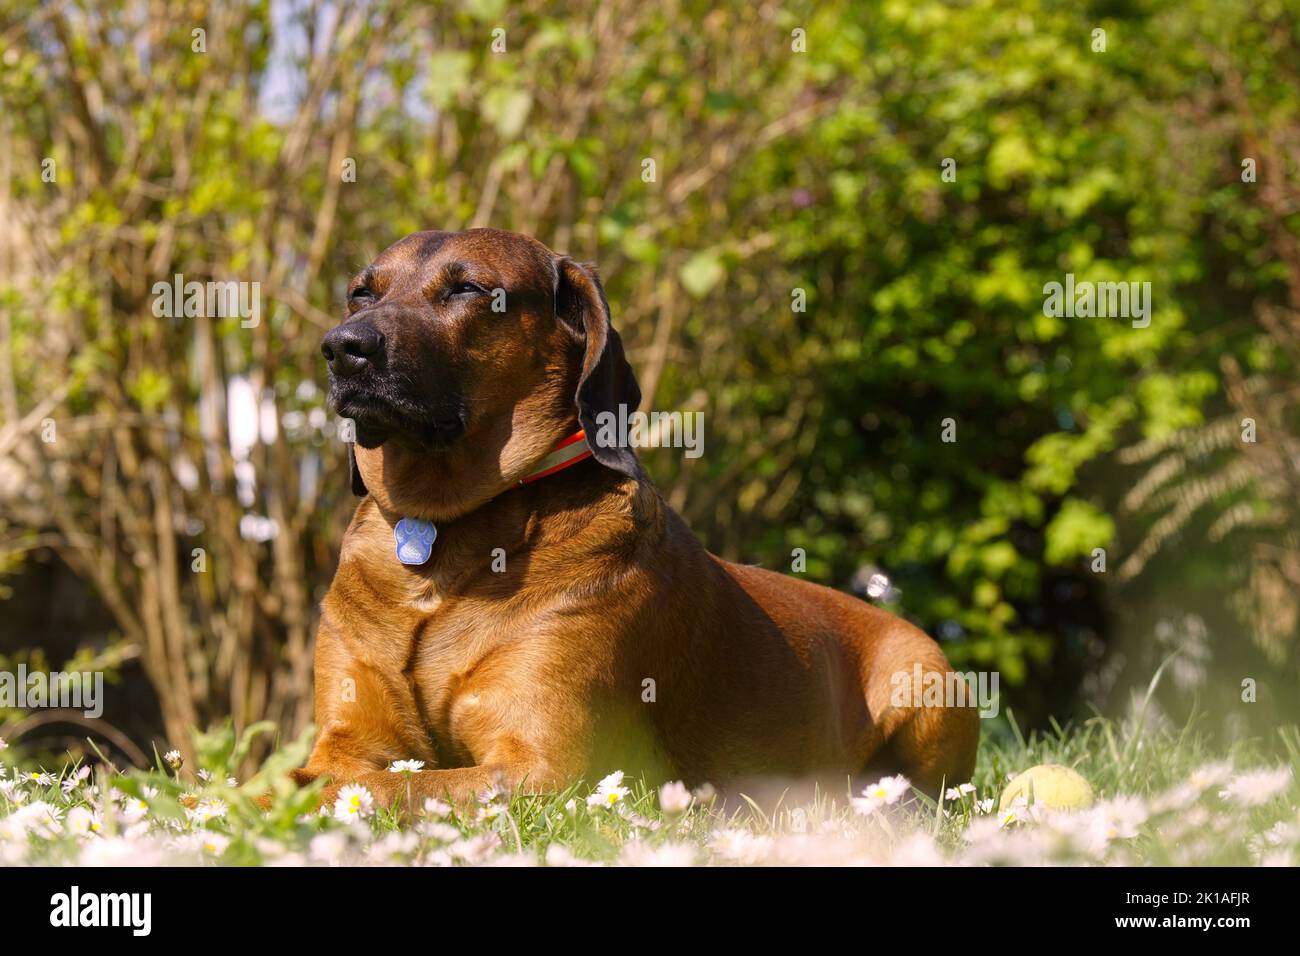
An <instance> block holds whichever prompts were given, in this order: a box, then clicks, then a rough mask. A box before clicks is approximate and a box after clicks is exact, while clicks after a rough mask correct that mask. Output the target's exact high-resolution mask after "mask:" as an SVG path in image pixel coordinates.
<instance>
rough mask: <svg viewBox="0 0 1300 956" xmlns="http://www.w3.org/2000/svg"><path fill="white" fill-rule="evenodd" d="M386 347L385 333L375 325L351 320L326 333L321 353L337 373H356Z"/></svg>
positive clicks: (321, 345) (346, 374) (344, 374)
mask: <svg viewBox="0 0 1300 956" xmlns="http://www.w3.org/2000/svg"><path fill="white" fill-rule="evenodd" d="M383 347H384V335H383V333H382V332H380V331H379V330H378V329H377V328H375V327H374V326H373V325H366V324H365V323H364V322H349V323H348V324H346V325H340V326H338V327H337V328H334V329H330V331H329V332H327V333H325V339H324V341H322V342H321V344H320V350H321V354H323V355H324V356H325V361H327V362H329V365H330V371H331V372H333V373H334V374H335V375H342V376H344V377H346V376H348V375H356V374H357V372H360V371H361V370H362V369H363V368H365V367H366V365H367V363H368V362H369V361H370V359H371V357H372V356H374V355H375V354H377V353H378V352H379V350H380V349H382V348H383Z"/></svg>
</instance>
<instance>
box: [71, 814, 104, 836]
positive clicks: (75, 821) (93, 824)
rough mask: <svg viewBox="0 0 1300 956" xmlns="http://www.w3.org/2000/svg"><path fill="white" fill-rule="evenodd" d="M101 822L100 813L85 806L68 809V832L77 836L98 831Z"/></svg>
mask: <svg viewBox="0 0 1300 956" xmlns="http://www.w3.org/2000/svg"><path fill="white" fill-rule="evenodd" d="M101 823H102V821H101V820H100V818H99V814H98V813H95V812H94V811H92V810H88V809H86V808H85V807H73V808H72V809H71V810H69V811H68V832H69V833H73V834H75V835H77V836H86V835H88V834H91V833H98V832H99V830H100V826H101Z"/></svg>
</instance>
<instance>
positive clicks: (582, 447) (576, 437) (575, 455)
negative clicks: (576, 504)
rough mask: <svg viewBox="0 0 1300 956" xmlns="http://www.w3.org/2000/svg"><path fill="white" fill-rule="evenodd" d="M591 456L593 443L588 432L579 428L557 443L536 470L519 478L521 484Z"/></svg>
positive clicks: (561, 469) (543, 476) (551, 473)
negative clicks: (589, 442)
mask: <svg viewBox="0 0 1300 956" xmlns="http://www.w3.org/2000/svg"><path fill="white" fill-rule="evenodd" d="M590 457H591V445H589V444H588V443H587V433H586V432H585V431H583V430H582V429H579V430H578V431H577V432H575V433H574V434H572V435H570V436H569V437H568V438H566V439H564V441H562V442H560V443H559V444H558V445H556V446H555V449H554V450H553V451H552V452H551V453H550V454H549V455H547V456H546V457H545V458H543V459H542V460H541V462H540V463H539V464H538V466H537V468H536V470H534V471H533V472H531V473H530V474H528V475H525V476H524V477H523V478H520V479H519V484H521V485H527V484H530V483H532V482H534V481H538V480H540V479H542V478H545V477H546V476H547V475H553V474H555V473H556V472H557V471H563V470H564V469H565V468H568V467H569V466H570V465H576V464H577V463H578V462H580V461H584V460H586V459H588V458H590Z"/></svg>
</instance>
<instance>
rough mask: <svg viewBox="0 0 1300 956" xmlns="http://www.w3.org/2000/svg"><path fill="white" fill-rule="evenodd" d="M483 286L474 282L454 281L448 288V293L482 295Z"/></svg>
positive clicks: (450, 294)
mask: <svg viewBox="0 0 1300 956" xmlns="http://www.w3.org/2000/svg"><path fill="white" fill-rule="evenodd" d="M482 292H483V287H482V286H477V285H475V284H474V283H473V282H453V283H452V284H451V287H450V288H449V289H448V290H447V295H449V296H452V295H481V294H482Z"/></svg>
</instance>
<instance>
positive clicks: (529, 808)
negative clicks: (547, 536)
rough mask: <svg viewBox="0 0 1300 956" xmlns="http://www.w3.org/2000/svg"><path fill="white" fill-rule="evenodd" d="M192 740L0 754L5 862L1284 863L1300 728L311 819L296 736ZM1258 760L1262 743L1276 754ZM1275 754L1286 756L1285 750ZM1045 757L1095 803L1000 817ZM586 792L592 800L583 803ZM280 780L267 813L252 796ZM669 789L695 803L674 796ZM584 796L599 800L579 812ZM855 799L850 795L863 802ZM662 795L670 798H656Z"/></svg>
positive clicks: (1188, 733)
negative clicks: (165, 751)
mask: <svg viewBox="0 0 1300 956" xmlns="http://www.w3.org/2000/svg"><path fill="white" fill-rule="evenodd" d="M267 731H268V728H267V727H266V726H259V727H255V728H250V729H249V731H248V732H246V733H245V734H244V735H243V737H242V738H241V739H236V738H235V735H234V734H233V732H231V731H230V730H229V729H225V730H221V731H217V732H214V733H209V734H203V735H200V736H199V737H198V738H197V740H196V749H197V750H198V752H199V754H200V756H199V761H200V764H201V767H202V770H203V774H202V776H203V777H206V778H207V779H201V778H200V776H199V775H196V774H193V773H191V772H190V770H189V769H188V768H185V767H180V768H177V769H173V768H171V767H169V766H168V765H167V762H166V761H165V760H164V759H163V758H162V757H157V767H156V768H155V769H153V770H149V771H130V772H127V773H115V772H113V771H112V770H111V769H110V768H109V767H108V766H107V764H106V763H97V764H96V766H95V769H94V770H93V771H92V770H91V769H90V768H89V766H87V765H84V764H80V763H69V764H66V765H64V766H61V767H59V768H57V769H50V768H43V767H39V766H31V765H25V764H24V763H23V761H21V760H18V761H16V762H15V764H10V763H8V762H7V761H6V760H5V758H7V757H12V756H13V754H12V751H10V752H9V753H2V752H0V772H2V775H0V864H7V865H21V864H31V863H40V864H79V865H88V864H91V865H93V864H131V865H158V864H164V863H205V864H225V865H263V864H270V863H279V864H285V863H297V864H315V865H328V864H349V863H363V864H390V863H397V864H409V863H419V864H431V865H469V864H498V865H499V864H525V865H532V864H539V863H543V864H548V865H583V864H592V863H595V864H630V865H638V864H669V865H686V864H692V865H735V864H763V863H785V864H865V865H888V864H904V865H908V864H910V865H927V864H968V865H986V864H1009V865H1017V864H1052V863H1060V864H1116V863H1118V864H1132V865H1255V864H1279V865H1294V864H1295V863H1296V862H1297V861H1300V812H1298V811H1297V807H1296V797H1297V787H1296V784H1295V777H1296V771H1297V770H1300V733H1298V732H1297V730H1296V728H1294V727H1287V728H1283V729H1281V730H1280V731H1278V737H1277V738H1276V739H1274V740H1254V741H1242V742H1238V743H1235V744H1232V745H1230V746H1224V747H1218V748H1215V747H1213V746H1211V745H1210V743H1209V742H1208V737H1207V736H1206V735H1205V734H1204V733H1202V732H1201V730H1200V729H1199V728H1198V726H1197V725H1196V722H1193V723H1190V724H1188V725H1187V726H1185V727H1183V728H1181V729H1178V730H1176V731H1175V730H1168V729H1154V728H1152V727H1148V726H1144V725H1143V723H1142V721H1141V720H1130V721H1127V722H1116V721H1112V720H1109V719H1105V718H1102V717H1095V718H1092V719H1089V720H1085V721H1083V722H1081V723H1080V724H1078V725H1076V726H1071V727H1059V726H1054V727H1053V730H1052V731H1051V732H1050V733H1045V734H1031V735H1027V736H1026V735H1024V734H1022V733H1021V732H1020V731H1019V729H1018V728H1017V726H1016V724H1015V722H1014V719H1010V720H1007V721H1006V722H1005V723H1001V724H1000V725H999V726H997V727H993V728H989V729H988V730H986V733H985V739H984V742H983V744H982V746H981V753H980V760H979V765H978V768H977V772H976V776H975V779H974V781H973V784H974V786H975V791H974V792H973V793H963V794H960V795H954V798H953V799H947V798H945V799H941V800H940V801H938V802H935V801H932V800H929V799H928V798H926V797H924V796H922V795H920V794H917V793H916V792H914V791H911V790H910V788H907V787H905V786H902V784H901V782H900V781H886V786H885V787H884V788H883V790H882V793H881V795H880V797H879V799H877V800H875V801H874V802H873V801H870V800H863V799H862V798H861V797H860V795H858V794H849V793H848V792H847V791H846V792H845V793H841V794H825V795H822V796H820V797H818V798H816V799H814V800H812V801H810V802H808V803H806V804H803V805H800V806H788V805H779V806H778V807H776V808H775V809H771V808H767V809H765V808H761V807H759V806H757V805H756V804H753V803H751V802H747V801H745V800H738V801H733V802H732V804H729V805H728V806H727V807H726V808H725V809H724V808H723V807H722V806H721V804H720V802H719V801H718V800H716V799H715V798H713V797H712V796H711V795H710V794H709V793H708V792H707V791H705V792H697V793H695V794H693V795H689V801H690V806H689V807H688V808H686V809H676V808H675V807H674V806H673V804H674V800H673V797H674V792H673V791H669V792H666V793H663V794H661V792H660V791H659V790H657V789H655V788H652V787H647V786H646V785H644V784H643V783H640V782H629V781H623V780H620V779H616V778H614V777H611V778H607V779H606V780H605V781H603V782H602V783H601V784H600V785H599V786H598V787H596V788H592V787H589V786H575V787H572V788H570V789H569V790H566V791H565V792H563V793H559V794H548V795H528V794H523V793H512V794H493V795H487V796H485V798H484V799H483V800H481V801H480V803H479V804H477V805H476V806H475V807H473V808H472V809H460V810H457V809H454V808H451V807H447V806H442V805H438V804H436V803H433V804H429V805H427V806H426V807H421V808H416V811H417V812H416V813H415V815H414V817H413V818H412V817H409V816H408V817H407V818H406V819H405V820H403V819H402V815H401V814H400V813H399V812H398V810H397V808H388V807H378V806H368V805H367V803H368V801H367V796H368V795H367V794H356V795H355V801H354V804H355V808H356V810H357V812H355V813H348V812H346V811H347V810H348V808H349V806H351V805H352V804H348V803H346V802H343V801H341V804H342V805H341V806H339V807H337V808H327V810H329V811H334V810H336V809H337V811H338V812H337V815H338V816H341V817H345V818H346V819H335V815H336V814H335V813H333V812H330V813H327V814H324V815H322V814H320V813H317V812H316V803H317V790H316V789H309V790H297V789H295V788H293V787H292V786H291V785H289V784H288V783H287V781H285V780H284V779H283V773H284V771H285V770H287V769H288V768H289V767H292V766H296V765H299V764H300V763H301V761H302V757H303V755H304V754H305V752H306V749H307V745H308V739H307V738H306V737H304V738H302V739H300V740H298V741H295V742H293V743H291V744H289V745H288V746H286V747H284V748H282V749H281V750H280V751H278V752H277V753H276V754H275V755H274V756H273V757H272V758H271V759H270V760H268V761H267V762H266V763H265V765H264V766H263V768H262V770H261V771H260V772H259V773H258V775H257V776H256V777H254V778H252V779H250V780H248V781H246V782H243V783H242V785H239V784H236V783H233V782H232V781H230V780H228V779H227V774H226V768H227V767H229V766H235V765H237V764H238V763H239V761H240V759H241V758H242V757H243V755H244V754H246V753H247V750H248V748H249V747H250V746H251V743H252V740H253V738H254V737H255V736H256V735H258V734H260V733H265V732H267ZM1270 754H1272V755H1274V756H1270ZM1277 754H1282V755H1283V757H1282V759H1281V760H1280V761H1279V759H1278V757H1277V756H1276V755H1277ZM1044 763H1055V764H1063V765H1065V766H1068V767H1071V768H1073V769H1074V770H1076V771H1077V772H1078V773H1080V774H1081V775H1082V776H1083V777H1084V778H1085V779H1087V780H1088V781H1089V783H1090V784H1091V785H1092V787H1093V789H1094V791H1095V792H1096V797H1097V801H1096V803H1095V804H1094V805H1093V806H1092V807H1090V808H1087V809H1083V810H1076V811H1073V812H1066V811H1057V810H1054V809H1052V808H1050V807H1047V806H1044V805H1043V804H1042V803H1037V804H1025V803H1021V804H1020V805H1016V806H1012V807H1008V808H1005V810H1002V811H1000V810H999V809H998V800H999V798H1000V797H1001V794H1002V791H1003V789H1004V788H1005V786H1006V784H1007V780H1008V777H1009V775H1012V774H1015V773H1017V772H1020V771H1023V770H1025V769H1026V768H1028V767H1030V766H1034V765H1037V764H1044ZM593 790H594V796H593ZM268 791H270V792H272V793H273V798H272V805H271V809H270V810H269V811H264V810H263V809H262V808H261V807H259V806H258V804H257V803H256V802H255V799H254V798H255V797H256V796H257V795H259V794H265V793H267V792H268ZM676 797H677V801H678V802H683V801H685V800H686V799H688V795H686V794H685V792H684V790H681V789H679V790H676ZM589 798H591V802H592V804H593V806H591V807H589V806H588V800H589ZM853 798H858V801H857V803H856V805H855V804H854V803H853ZM665 803H667V804H668V809H665Z"/></svg>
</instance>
